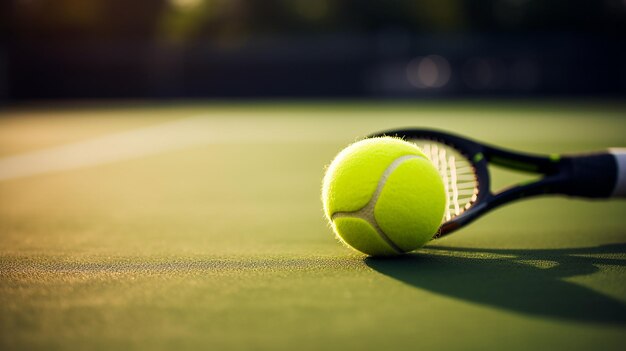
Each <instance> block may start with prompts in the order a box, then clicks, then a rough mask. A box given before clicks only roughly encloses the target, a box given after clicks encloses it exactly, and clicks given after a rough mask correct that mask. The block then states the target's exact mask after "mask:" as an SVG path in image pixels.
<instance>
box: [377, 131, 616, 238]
mask: <svg viewBox="0 0 626 351" xmlns="http://www.w3.org/2000/svg"><path fill="white" fill-rule="evenodd" d="M378 136H396V137H399V138H402V139H404V140H407V141H410V142H413V143H415V144H416V145H417V146H419V147H420V148H421V149H422V151H424V153H425V154H426V155H427V156H428V157H429V158H430V160H431V161H432V163H433V165H434V166H435V167H436V168H437V169H438V170H439V173H440V174H441V177H442V179H443V182H444V186H445V190H446V194H447V208H446V211H445V214H444V218H443V223H442V225H441V227H440V228H439V232H438V233H437V235H436V236H435V237H441V236H444V235H447V234H450V233H452V232H454V231H455V230H457V229H459V228H461V227H463V226H466V225H468V224H469V223H471V222H473V221H474V220H476V219H477V218H479V217H480V216H482V215H483V214H485V213H487V212H489V211H491V210H493V209H495V208H497V207H500V206H502V205H504V204H507V203H509V202H512V201H515V200H518V199H523V198H528V197H533V196H538V195H548V194H561V195H567V196H574V197H583V198H612V197H626V149H610V150H608V151H606V152H599V153H592V154H585V155H571V156H560V155H550V156H541V155H531V154H526V153H520V152H515V151H510V150H505V149H501V148H498V147H494V146H491V145H486V144H483V143H480V142H476V141H473V140H470V139H467V138H464V137H461V136H458V135H453V134H449V133H445V132H441V131H435V130H426V129H397V130H387V131H384V132H380V133H376V134H373V135H371V136H370V137H378ZM488 165H496V166H500V167H504V168H508V169H512V170H517V171H522V172H530V173H536V174H539V175H542V177H541V178H540V179H539V180H537V181H533V182H530V183H528V182H526V183H522V184H516V185H514V186H512V187H510V188H508V189H505V190H503V191H501V192H499V193H494V192H492V190H491V188H490V179H491V178H490V174H489V169H488V168H487V166H488Z"/></svg>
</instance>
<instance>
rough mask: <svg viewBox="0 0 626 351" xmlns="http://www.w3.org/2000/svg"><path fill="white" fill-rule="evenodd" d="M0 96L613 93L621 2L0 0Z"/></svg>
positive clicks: (624, 58) (617, 86) (618, 68)
mask: <svg viewBox="0 0 626 351" xmlns="http://www.w3.org/2000/svg"><path fill="white" fill-rule="evenodd" d="M0 33H1V34H0V100H1V101H2V102H3V103H4V104H7V103H13V102H20V101H30V100H53V99H73V100H76V99H97V98H107V99H109V98H116V99H117V98H131V99H175V98H263V97H272V98H431V97H442V98H447V97H454V98H459V97H481V96H489V97H507V98H508V97H537V96H546V97H566V98H567V97H612V98H622V97H624V96H625V95H626V40H625V39H626V1H625V0H595V1H589V0H587V1H583V0H567V1H566V0H551V1H545V0H420V1H414V0H387V1H373V0H332V1H331V0H132V1H130V0H2V1H0Z"/></svg>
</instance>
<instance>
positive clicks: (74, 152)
mask: <svg viewBox="0 0 626 351" xmlns="http://www.w3.org/2000/svg"><path fill="white" fill-rule="evenodd" d="M299 122H303V120H302V119H296V120H294V119H289V118H254V117H243V118H242V117H241V116H228V117H211V116H196V117H189V118H184V119H179V120H176V121H172V122H166V123H162V124H158V125H155V126H150V127H146V128H141V129H134V130H130V131H124V132H118V133H113V134H108V135H104V136H100V137H96V138H93V139H89V140H85V141H80V142H75V143H71V144H66V145H62V146H58V147H53V148H48V149H44V150H36V151H31V152H27V153H23V154H19V155H14V156H8V157H4V158H0V181H2V180H9V179H16V178H21V177H28V176H32V175H37V174H43V173H49V172H58V171H64V170H70V169H77V168H83V167H89V166H94V165H99V164H104V163H110V162H116V161H121V160H127V159H132V158H138V157H142V156H146V155H152V154H157V153H161V152H165V151H170V150H176V149H182V148H186V147H191V146H197V145H207V144H216V143H219V144H224V143H241V142H256V143H264V142H265V143H267V142H306V141H315V140H319V139H321V138H320V136H321V135H320V133H324V131H323V130H322V129H321V128H320V127H319V126H317V128H315V127H314V126H311V125H307V126H303V125H302V123H299ZM312 127H313V128H312ZM316 129H317V130H316Z"/></svg>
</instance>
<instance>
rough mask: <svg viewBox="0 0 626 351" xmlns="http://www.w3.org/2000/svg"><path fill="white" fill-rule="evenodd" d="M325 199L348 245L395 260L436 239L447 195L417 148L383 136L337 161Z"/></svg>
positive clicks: (327, 180) (355, 147)
mask: <svg viewBox="0 0 626 351" xmlns="http://www.w3.org/2000/svg"><path fill="white" fill-rule="evenodd" d="M322 201H323V202H324V212H325V214H326V217H327V218H328V220H329V221H330V223H331V225H332V227H333V230H334V231H335V233H336V234H337V236H338V237H339V238H340V239H341V240H342V241H343V242H344V243H346V244H347V245H348V246H350V247H352V248H354V249H356V250H358V251H361V252H363V253H365V254H368V255H371V256H392V255H398V254H402V253H405V252H409V251H413V250H415V249H417V248H419V247H421V246H423V245H424V244H425V243H427V242H428V241H429V240H430V239H432V237H433V235H434V234H435V233H436V232H437V230H438V229H439V226H440V225H441V221H442V218H443V214H444V210H445V206H446V194H445V189H444V185H443V181H442V179H441V176H440V175H439V172H438V171H437V169H435V167H434V166H433V165H432V163H431V162H430V160H429V159H428V158H427V157H426V155H424V153H422V151H421V150H420V149H419V148H418V147H417V146H416V145H415V144H412V143H409V142H406V141H404V140H401V139H398V138H391V137H382V138H371V139H365V140H361V141H359V142H357V143H354V144H352V145H350V146H348V147H347V148H345V149H344V150H343V151H341V152H340V153H339V154H338V155H337V156H336V157H335V159H334V160H333V161H332V163H331V164H330V166H329V167H328V170H327V171H326V175H325V176H324V184H323V189H322Z"/></svg>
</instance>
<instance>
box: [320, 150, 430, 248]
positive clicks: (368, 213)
mask: <svg viewBox="0 0 626 351" xmlns="http://www.w3.org/2000/svg"><path fill="white" fill-rule="evenodd" d="M416 158H422V159H425V158H424V157H423V156H419V155H404V156H400V157H398V158H396V159H395V160H393V162H391V164H390V165H389V166H387V168H386V169H385V171H384V172H383V174H382V176H381V177H380V179H379V180H378V185H377V186H376V190H375V191H374V194H373V195H372V198H371V199H370V200H369V201H368V202H367V204H365V206H363V207H362V208H361V209H358V210H356V211H352V212H335V213H333V214H332V215H331V216H330V219H331V220H332V221H334V220H335V218H346V217H352V218H354V217H356V218H360V219H363V220H365V221H366V222H367V223H369V224H370V225H371V226H372V227H373V228H374V230H375V231H376V233H377V234H378V236H380V238H381V239H383V241H384V242H385V243H386V244H387V245H389V247H391V248H392V249H393V250H394V251H396V252H397V253H404V250H402V249H401V248H400V247H399V246H398V245H396V243H394V242H393V240H391V238H389V237H388V236H387V234H385V232H384V231H383V230H382V228H380V226H379V225H378V222H376V218H375V217H374V207H376V203H377V202H378V198H379V197H380V194H381V193H382V191H383V188H384V187H385V184H386V183H387V179H388V178H389V176H391V173H393V171H395V170H396V169H397V168H398V167H399V166H400V165H401V164H402V163H403V162H404V161H408V160H411V159H416Z"/></svg>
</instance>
